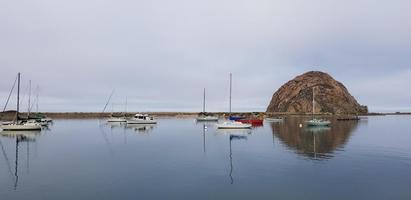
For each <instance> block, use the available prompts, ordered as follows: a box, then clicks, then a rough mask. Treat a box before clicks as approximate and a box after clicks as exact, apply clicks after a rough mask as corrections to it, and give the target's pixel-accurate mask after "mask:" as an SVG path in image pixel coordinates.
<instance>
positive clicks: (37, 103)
mask: <svg viewBox="0 0 411 200" xmlns="http://www.w3.org/2000/svg"><path fill="white" fill-rule="evenodd" d="M39 90H40V89H39V86H38V85H37V88H36V91H37V94H36V113H38V112H39Z"/></svg>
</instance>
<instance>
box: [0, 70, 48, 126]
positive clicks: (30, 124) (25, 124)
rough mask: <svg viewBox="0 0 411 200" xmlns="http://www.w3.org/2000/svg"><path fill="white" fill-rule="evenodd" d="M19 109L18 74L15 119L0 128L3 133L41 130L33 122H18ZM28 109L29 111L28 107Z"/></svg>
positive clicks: (18, 78)
mask: <svg viewBox="0 0 411 200" xmlns="http://www.w3.org/2000/svg"><path fill="white" fill-rule="evenodd" d="M30 87H31V82H30ZM29 102H30V96H29ZM29 105H30V103H29ZM19 107H20V73H18V74H17V110H16V116H15V119H14V120H13V123H10V124H7V125H1V126H0V128H1V129H2V130H3V131H32V130H41V125H40V124H39V123H37V122H35V121H33V120H29V121H27V122H21V121H19ZM28 108H29V111H30V106H29V107H28Z"/></svg>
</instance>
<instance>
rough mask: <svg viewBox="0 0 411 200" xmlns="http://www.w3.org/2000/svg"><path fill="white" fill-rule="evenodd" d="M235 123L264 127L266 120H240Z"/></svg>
mask: <svg viewBox="0 0 411 200" xmlns="http://www.w3.org/2000/svg"><path fill="white" fill-rule="evenodd" d="M235 121H237V122H241V123H245V124H251V125H253V126H256V125H257V126H258V125H263V122H264V120H262V119H239V120H235Z"/></svg>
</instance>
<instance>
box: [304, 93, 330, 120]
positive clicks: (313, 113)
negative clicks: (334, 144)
mask: <svg viewBox="0 0 411 200" xmlns="http://www.w3.org/2000/svg"><path fill="white" fill-rule="evenodd" d="M312 90H313V119H311V120H308V121H306V122H305V123H306V124H307V126H329V125H330V124H331V122H330V121H328V120H324V119H315V118H314V114H315V99H314V98H315V93H314V87H313V89H312Z"/></svg>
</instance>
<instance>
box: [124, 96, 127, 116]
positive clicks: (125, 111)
mask: <svg viewBox="0 0 411 200" xmlns="http://www.w3.org/2000/svg"><path fill="white" fill-rule="evenodd" d="M126 115H127V97H126V104H125V106H124V116H126Z"/></svg>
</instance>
